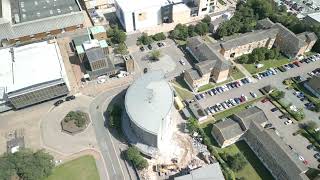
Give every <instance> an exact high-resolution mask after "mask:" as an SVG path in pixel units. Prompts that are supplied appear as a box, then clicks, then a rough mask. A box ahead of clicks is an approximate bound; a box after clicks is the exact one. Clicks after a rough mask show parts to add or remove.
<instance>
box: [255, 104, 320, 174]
mask: <svg viewBox="0 0 320 180" xmlns="http://www.w3.org/2000/svg"><path fill="white" fill-rule="evenodd" d="M256 105H257V106H258V107H259V108H261V109H262V110H263V111H264V112H265V114H266V116H267V117H268V119H269V120H270V121H271V123H272V125H273V127H275V128H276V131H277V132H278V133H277V134H278V135H279V136H281V137H282V138H283V140H284V141H285V142H286V143H287V145H288V147H289V148H290V149H291V150H292V151H294V152H295V153H296V155H297V157H296V158H299V159H300V160H302V159H304V160H306V162H307V165H308V166H309V167H313V168H316V167H317V166H318V162H317V160H316V159H315V158H314V157H313V155H314V154H315V153H317V152H316V151H314V150H312V149H310V150H309V149H307V146H308V145H309V144H310V143H309V141H308V140H307V139H306V138H304V137H303V136H301V135H296V136H293V135H292V134H293V133H294V132H296V131H297V130H298V129H299V127H298V123H297V122H296V121H293V122H294V123H293V124H288V125H285V121H287V119H286V118H284V119H280V118H279V116H281V115H283V114H282V112H280V111H279V110H277V111H275V112H272V111H271V109H273V108H275V106H274V105H273V104H272V103H271V102H270V101H266V102H265V103H262V102H257V103H256Z"/></svg>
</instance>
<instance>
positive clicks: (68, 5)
mask: <svg viewBox="0 0 320 180" xmlns="http://www.w3.org/2000/svg"><path fill="white" fill-rule="evenodd" d="M78 11H80V7H79V5H78V2H77V0H11V14H12V16H13V18H14V23H22V22H28V21H33V20H37V19H42V18H47V17H51V16H57V15H62V14H68V13H72V12H78Z"/></svg>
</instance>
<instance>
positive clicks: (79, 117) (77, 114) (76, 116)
mask: <svg viewBox="0 0 320 180" xmlns="http://www.w3.org/2000/svg"><path fill="white" fill-rule="evenodd" d="M86 119H87V115H86V113H84V112H81V111H70V112H69V113H68V114H67V115H66V117H64V121H65V122H69V121H74V124H75V125H76V126H77V127H83V126H84V125H85V124H86Z"/></svg>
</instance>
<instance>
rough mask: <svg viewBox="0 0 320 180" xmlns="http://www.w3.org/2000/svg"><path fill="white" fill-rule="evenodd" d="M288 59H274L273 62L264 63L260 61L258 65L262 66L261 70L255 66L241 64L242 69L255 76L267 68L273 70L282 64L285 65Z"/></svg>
mask: <svg viewBox="0 0 320 180" xmlns="http://www.w3.org/2000/svg"><path fill="white" fill-rule="evenodd" d="M288 62H290V61H289V59H286V58H282V59H275V60H265V61H260V62H259V64H263V65H264V66H263V67H261V68H256V64H242V66H243V67H244V68H246V69H247V71H249V72H250V73H251V74H256V73H258V72H261V71H264V70H266V69H269V68H272V67H273V68H275V67H279V66H282V65H284V64H287V63H288Z"/></svg>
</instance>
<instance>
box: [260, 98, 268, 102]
mask: <svg viewBox="0 0 320 180" xmlns="http://www.w3.org/2000/svg"><path fill="white" fill-rule="evenodd" d="M267 101H269V99H268V98H265V99H262V100H261V102H262V103H265V102H267Z"/></svg>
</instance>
